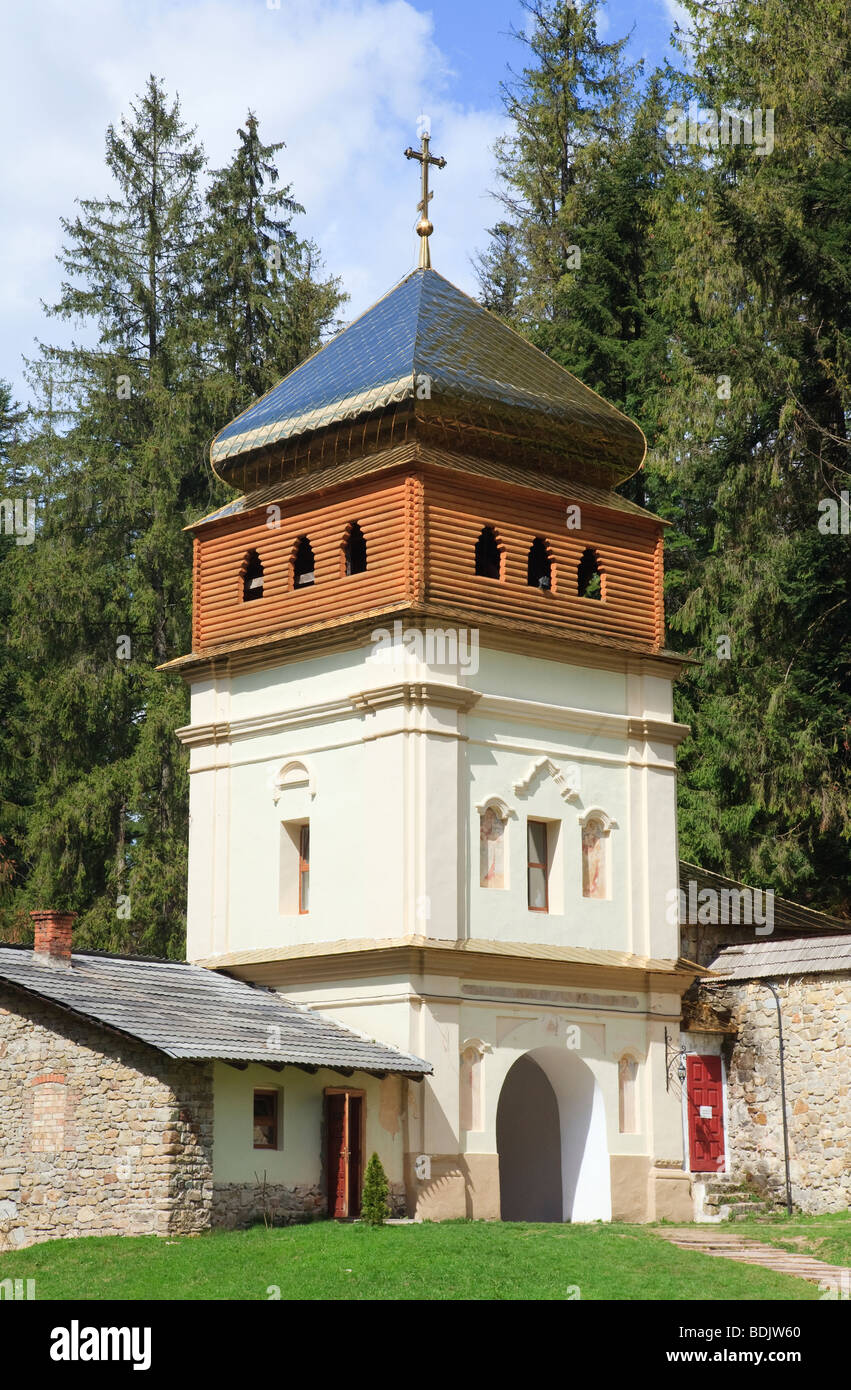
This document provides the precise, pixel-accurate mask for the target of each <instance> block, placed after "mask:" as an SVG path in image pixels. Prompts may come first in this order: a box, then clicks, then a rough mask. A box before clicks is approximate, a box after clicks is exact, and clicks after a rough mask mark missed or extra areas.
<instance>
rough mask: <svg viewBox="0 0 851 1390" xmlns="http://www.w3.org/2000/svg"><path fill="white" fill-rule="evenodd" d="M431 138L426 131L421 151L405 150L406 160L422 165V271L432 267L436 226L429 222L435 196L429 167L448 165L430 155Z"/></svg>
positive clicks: (420, 223)
mask: <svg viewBox="0 0 851 1390" xmlns="http://www.w3.org/2000/svg"><path fill="white" fill-rule="evenodd" d="M430 138H431V136H430V135H429V132H428V131H425V132H424V134H423V135H422V137H421V145H422V148H421V149H419V150H412V149H411V146H410V145H409V146H408V148H407V149H406V150H405V158H406V159H418V160H419V161H420V164H421V165H422V175H423V196H422V199H421V200H420V202H419V203H417V210H418V211H419V213H420V220H419V222H418V223H417V235H418V236H419V238H420V269H423V268H424V267H428V266H430V265H431V253H430V251H429V248H428V239H429V237H430V236H431V234H432V232H433V231H434V226H433V224H432V223H431V222H430V221H429V216H428V205H429V203H430V202H431V199H432V198H433V197H434V194H433V193H429V191H428V166H429V165H430V164H433V165H434V166H435V168H436V169H443V168H444V167H445V165H446V160H445V159H444V158H443V156H442V155H436V154H430V153H429V148H428V142H429V140H430Z"/></svg>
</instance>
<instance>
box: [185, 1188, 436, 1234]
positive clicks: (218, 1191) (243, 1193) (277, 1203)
mask: <svg viewBox="0 0 851 1390" xmlns="http://www.w3.org/2000/svg"><path fill="white" fill-rule="evenodd" d="M388 1201H389V1204H390V1210H391V1212H392V1214H393V1216H397V1217H398V1216H407V1213H408V1202H407V1198H406V1196H405V1189H404V1186H403V1184H401V1183H391V1185H390V1193H389V1197H388ZM326 1214H327V1203H326V1201H325V1194H324V1192H323V1191H322V1188H321V1187H320V1186H319V1185H318V1184H316V1185H313V1186H309V1187H308V1186H295V1187H286V1186H284V1184H282V1183H268V1184H267V1185H266V1186H265V1188H264V1186H263V1184H262V1182H261V1183H258V1182H217V1183H215V1184H214V1185H213V1211H212V1224H213V1226H217V1227H222V1228H224V1229H226V1230H243V1229H245V1228H246V1227H247V1226H254V1225H256V1224H258V1223H259V1222H262V1221H264V1220H265V1221H266V1222H268V1224H269V1225H270V1226H293V1225H297V1224H298V1223H299V1222H303V1221H314V1220H317V1219H318V1218H320V1217H324V1216H325V1215H326Z"/></svg>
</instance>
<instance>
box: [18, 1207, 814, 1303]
mask: <svg viewBox="0 0 851 1390" xmlns="http://www.w3.org/2000/svg"><path fill="white" fill-rule="evenodd" d="M763 1238H764V1237H763ZM9 1278H12V1279H35V1282H36V1289H35V1293H36V1298H38V1299H72V1300H75V1301H79V1300H88V1299H107V1298H117V1299H156V1300H162V1299H166V1300H169V1299H174V1300H178V1299H227V1300H231V1299H239V1300H248V1299H259V1300H263V1299H267V1298H269V1297H270V1295H269V1293H268V1288H269V1286H270V1285H275V1286H277V1287H278V1288H279V1289H280V1296H281V1298H282V1299H330V1300H337V1299H353V1300H367V1299H387V1300H396V1299H417V1300H420V1299H562V1300H563V1299H566V1298H568V1297H570V1296H571V1294H570V1293H569V1290H570V1288H571V1287H572V1286H578V1288H579V1290H580V1294H579V1296H580V1297H581V1298H582V1299H585V1300H594V1299H625V1300H630V1299H634V1300H648V1299H649V1300H668V1299H685V1300H692V1299H694V1300H700V1299H727V1298H729V1299H740V1300H760V1299H767V1300H771V1301H775V1300H786V1299H802V1300H803V1299H817V1298H818V1297H819V1295H818V1290H817V1288H816V1286H815V1285H814V1284H807V1283H805V1282H804V1281H803V1280H801V1279H793V1278H790V1277H788V1276H786V1275H779V1274H773V1273H771V1272H770V1271H768V1270H765V1269H760V1268H758V1267H756V1266H747V1265H741V1264H735V1263H733V1262H732V1261H727V1260H719V1259H715V1258H713V1257H712V1256H709V1255H700V1254H695V1253H693V1252H689V1251H685V1250H678V1249H676V1247H674V1246H672V1245H670V1244H668V1242H666V1241H664V1240H660V1238H659V1237H658V1236H657V1235H654V1234H653V1231H652V1229H648V1228H643V1227H638V1226H625V1225H575V1226H561V1225H527V1224H525V1223H517V1224H505V1225H503V1224H501V1223H499V1222H467V1221H458V1222H454V1221H451V1222H442V1223H440V1224H429V1223H426V1224H423V1225H418V1226H414V1225H412V1226H384V1227H380V1228H378V1229H370V1228H369V1227H366V1226H361V1225H341V1224H337V1223H334V1222H327V1221H323V1222H317V1223H315V1224H313V1225H309V1226H289V1227H283V1228H278V1229H276V1230H264V1228H263V1227H255V1228H253V1229H252V1230H250V1231H236V1232H217V1233H215V1234H210V1235H203V1236H198V1237H195V1238H191V1237H184V1238H176V1239H175V1240H174V1241H171V1242H170V1241H166V1240H164V1239H158V1238H157V1237H153V1236H137V1237H124V1238H121V1237H107V1236H101V1237H84V1238H81V1239H74V1240H57V1241H50V1242H48V1243H46V1244H44V1245H36V1246H32V1247H30V1248H29V1249H28V1250H20V1251H17V1252H15V1253H14V1254H5V1253H4V1254H0V1280H3V1279H9ZM572 1296H573V1297H576V1295H575V1294H573V1295H572Z"/></svg>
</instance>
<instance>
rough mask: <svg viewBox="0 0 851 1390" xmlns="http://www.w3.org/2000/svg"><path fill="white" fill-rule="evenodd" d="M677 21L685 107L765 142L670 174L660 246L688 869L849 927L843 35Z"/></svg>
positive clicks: (673, 617) (788, 23) (661, 485)
mask: <svg viewBox="0 0 851 1390" xmlns="http://www.w3.org/2000/svg"><path fill="white" fill-rule="evenodd" d="M687 8H688V9H689V11H690V13H691V16H692V19H693V22H694V25H695V37H694V39H693V41H692V43H691V44H690V45H689V47H688V50H687V55H688V57H689V60H690V61H691V62H692V63H693V65H694V70H693V73H692V74H691V76H690V77H689V76H688V75H686V80H685V81H684V84H683V90H684V99H685V101H687V100H688V98H689V97H691V98H692V99H693V100H695V101H696V102H697V103H698V105H699V107H700V108H702V109H705V110H707V111H709V110H714V111H716V112H723V111H724V109H725V108H728V109H729V108H732V109H736V110H739V111H741V110H742V109H744V110H745V111H753V109H754V108H760V109H761V110H762V111H766V110H767V109H773V110H774V119H775V139H776V143H775V147H774V150H773V151H772V152H771V153H770V154H768V153H767V154H765V155H760V154H758V153H756V151H755V149H754V146H753V145H752V144H751V145H749V144H745V143H744V142H740V143H728V144H726V145H725V144H721V143H720V142H719V143H718V144H717V145H716V146H714V147H713V146H709V147H703V148H701V147H692V148H690V149H687V150H684V151H682V152H681V155H680V160H679V163H678V167H677V170H676V177H674V178H671V179H669V180H668V181H667V186H666V189H665V191H664V195H663V202H664V211H663V212H662V213H661V215H660V218H659V223H658V228H659V234H660V237H661V238H663V239H667V242H668V248H669V251H670V256H671V270H670V273H669V275H668V276H667V277H666V279H665V281H664V282H663V283H662V284H661V286H660V294H659V298H658V305H657V310H658V315H659V318H660V320H662V321H664V322H665V323H666V325H667V329H668V344H669V361H668V371H667V377H668V380H667V382H666V387H667V389H666V390H665V391H664V392H661V393H659V395H658V397H657V404H658V408H659V413H660V430H659V433H658V440H657V445H658V447H657V450H656V453H655V456H654V457H653V458H651V469H650V478H649V485H650V488H651V491H652V492H654V493H655V495H656V498H657V500H658V502H659V503H660V505H661V508H662V509H663V510H665V511H666V512H667V514H668V515H670V516H671V517H672V519H673V520H674V521H675V522H676V525H677V530H678V533H679V535H678V540H677V544H676V545H675V547H673V548H670V547H669V563H668V570H669V576H668V577H669V586H668V611H669V620H670V625H671V629H672V640H673V641H674V642H675V643H676V644H677V645H682V646H684V647H685V649H686V650H687V651H688V652H689V653H690V654H692V655H694V656H696V657H698V658H699V659H700V660H701V662H702V665H701V666H700V667H699V668H697V669H696V670H694V671H692V673H691V674H690V675H689V676H688V678H687V679H686V681H685V682H684V683H683V685H682V686H681V688H680V691H679V693H678V703H677V712H678V715H679V717H680V718H682V719H684V720H685V721H686V722H690V723H691V724H692V728H693V736H692V738H691V739H690V740H689V741H688V742H687V743H686V744H685V745H683V748H682V750H681V755H680V766H681V777H680V783H681V816H680V835H681V847H682V850H683V853H684V854H685V856H686V857H688V858H690V859H695V860H697V861H698V862H702V863H704V864H706V865H707V867H710V868H716V869H720V870H721V871H726V872H729V873H732V874H734V875H735V876H737V877H740V878H743V879H746V880H748V879H749V880H751V881H753V882H755V883H757V884H759V885H762V886H773V887H774V888H775V889H777V890H778V891H782V892H784V893H786V894H787V895H788V896H792V897H798V898H799V899H801V900H804V901H807V900H809V901H810V902H812V903H813V904H814V905H816V906H821V907H823V908H827V909H829V910H830V909H832V910H834V911H837V912H840V913H841V912H848V911H849V910H851V890H850V889H849V852H848V840H849V838H850V837H851V810H850V809H849V790H851V785H849V772H851V760H849V733H848V730H849V724H848V714H847V709H848V694H849V685H851V680H849V665H851V592H849V574H851V566H849V559H851V553H849V547H851V538H849V537H848V536H847V535H841V534H837V535H825V534H822V533H821V532H820V531H819V527H818V522H819V516H820V512H819V503H820V501H822V500H823V499H828V498H831V497H833V498H837V497H838V496H839V495H840V494H841V491H842V489H843V487H844V488H848V486H849V484H851V476H849V453H848V440H847V429H846V421H847V419H848V411H849V405H851V392H849V380H848V362H849V354H848V341H849V338H848V330H849V305H851V296H849V289H851V273H849V264H851V258H849V251H851V245H849V241H851V231H849V228H851V219H849V215H848V214H849V211H850V210H851V180H849V174H848V166H847V160H846V159H845V158H844V157H843V156H842V153H841V151H842V149H843V148H847V146H848V143H849V138H851V126H849V117H851V102H849V91H851V81H849V67H848V61H847V58H848V53H849V42H851V31H850V30H849V20H848V15H847V11H846V10H845V9H844V7H843V6H841V5H839V4H835V3H828V4H826V5H825V6H823V7H820V9H819V11H818V12H817V13H816V12H815V11H812V10H810V11H807V10H804V11H801V10H799V9H798V10H794V9H789V7H788V6H785V5H783V4H781V3H777V2H776V0H760V3H756V4H752V5H750V6H748V7H747V10H743V9H741V8H738V9H737V8H731V7H729V6H726V5H724V4H722V3H720V0H711V2H710V3H708V4H702V3H701V4H697V3H693V2H692V0H687ZM775 108H776V109H775ZM725 637H727V638H729V642H730V656H729V659H727V658H726V656H725V646H724V643H723V641H722V640H721V639H723V638H725ZM719 652H720V656H719Z"/></svg>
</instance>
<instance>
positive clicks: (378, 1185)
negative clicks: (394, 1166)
mask: <svg viewBox="0 0 851 1390" xmlns="http://www.w3.org/2000/svg"><path fill="white" fill-rule="evenodd" d="M389 1195H390V1184H389V1182H388V1181H387V1174H386V1173H385V1171H384V1167H383V1165H382V1162H381V1159H380V1158H379V1157H378V1154H375V1153H374V1154H373V1155H372V1157H371V1159H370V1160H369V1162H368V1163H367V1165H366V1173H365V1175H364V1180H363V1194H362V1196H361V1208H360V1209H361V1220H363V1221H365V1222H366V1223H367V1225H369V1226H383V1224H384V1222H385V1221H386V1220H387V1217H388V1216H389V1215H390V1206H389V1203H388V1200H387V1199H388V1197H389Z"/></svg>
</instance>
